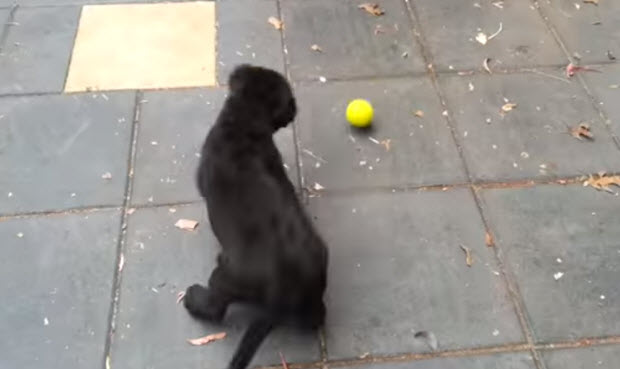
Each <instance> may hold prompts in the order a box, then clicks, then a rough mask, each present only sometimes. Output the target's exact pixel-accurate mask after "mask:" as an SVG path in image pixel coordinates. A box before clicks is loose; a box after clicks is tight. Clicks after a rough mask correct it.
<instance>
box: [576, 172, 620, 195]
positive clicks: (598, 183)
mask: <svg viewBox="0 0 620 369" xmlns="http://www.w3.org/2000/svg"><path fill="white" fill-rule="evenodd" d="M583 185H584V186H592V187H594V188H595V189H597V190H599V191H601V190H603V191H607V192H609V193H614V191H613V190H612V189H611V188H609V186H611V185H616V186H618V187H620V175H616V176H607V175H606V174H605V173H600V174H598V175H597V177H594V176H593V175H591V176H590V177H589V178H588V179H587V180H586V181H585V182H584V183H583Z"/></svg>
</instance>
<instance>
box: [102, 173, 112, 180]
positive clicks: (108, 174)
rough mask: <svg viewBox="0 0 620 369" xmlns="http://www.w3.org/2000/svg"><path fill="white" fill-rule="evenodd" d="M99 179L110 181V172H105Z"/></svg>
mask: <svg viewBox="0 0 620 369" xmlns="http://www.w3.org/2000/svg"><path fill="white" fill-rule="evenodd" d="M101 179H108V180H109V179H112V173H110V172H105V173H103V174H102V175H101Z"/></svg>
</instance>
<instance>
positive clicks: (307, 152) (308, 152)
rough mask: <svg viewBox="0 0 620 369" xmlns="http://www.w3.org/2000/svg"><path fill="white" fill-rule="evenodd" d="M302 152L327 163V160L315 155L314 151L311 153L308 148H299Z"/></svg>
mask: <svg viewBox="0 0 620 369" xmlns="http://www.w3.org/2000/svg"><path fill="white" fill-rule="evenodd" d="M301 151H302V152H303V153H304V154H306V155H308V156H310V157H311V158H313V159H315V160H318V161H320V162H321V163H323V164H327V160H325V159H323V158H322V157H320V156H318V155H316V154H315V153H313V152H312V151H310V150H308V149H303V150H301Z"/></svg>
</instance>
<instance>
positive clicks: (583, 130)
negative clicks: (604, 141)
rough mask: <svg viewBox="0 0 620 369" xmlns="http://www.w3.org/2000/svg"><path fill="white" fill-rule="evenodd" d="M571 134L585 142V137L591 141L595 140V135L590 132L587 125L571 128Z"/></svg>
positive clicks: (581, 124)
mask: <svg viewBox="0 0 620 369" xmlns="http://www.w3.org/2000/svg"><path fill="white" fill-rule="evenodd" d="M570 134H571V136H573V137H575V138H576V139H578V140H580V141H582V140H583V137H585V138H587V139H590V140H593V139H594V135H593V134H592V132H590V125H589V124H587V123H579V125H578V126H577V127H573V128H571V130H570Z"/></svg>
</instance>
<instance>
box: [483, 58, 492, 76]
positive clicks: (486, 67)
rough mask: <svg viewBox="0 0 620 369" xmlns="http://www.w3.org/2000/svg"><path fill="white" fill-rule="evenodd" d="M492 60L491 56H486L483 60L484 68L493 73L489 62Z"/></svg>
mask: <svg viewBox="0 0 620 369" xmlns="http://www.w3.org/2000/svg"><path fill="white" fill-rule="evenodd" d="M490 62H491V58H484V60H483V61H482V67H483V68H484V70H486V71H487V73H489V74H491V68H489V63H490Z"/></svg>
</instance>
